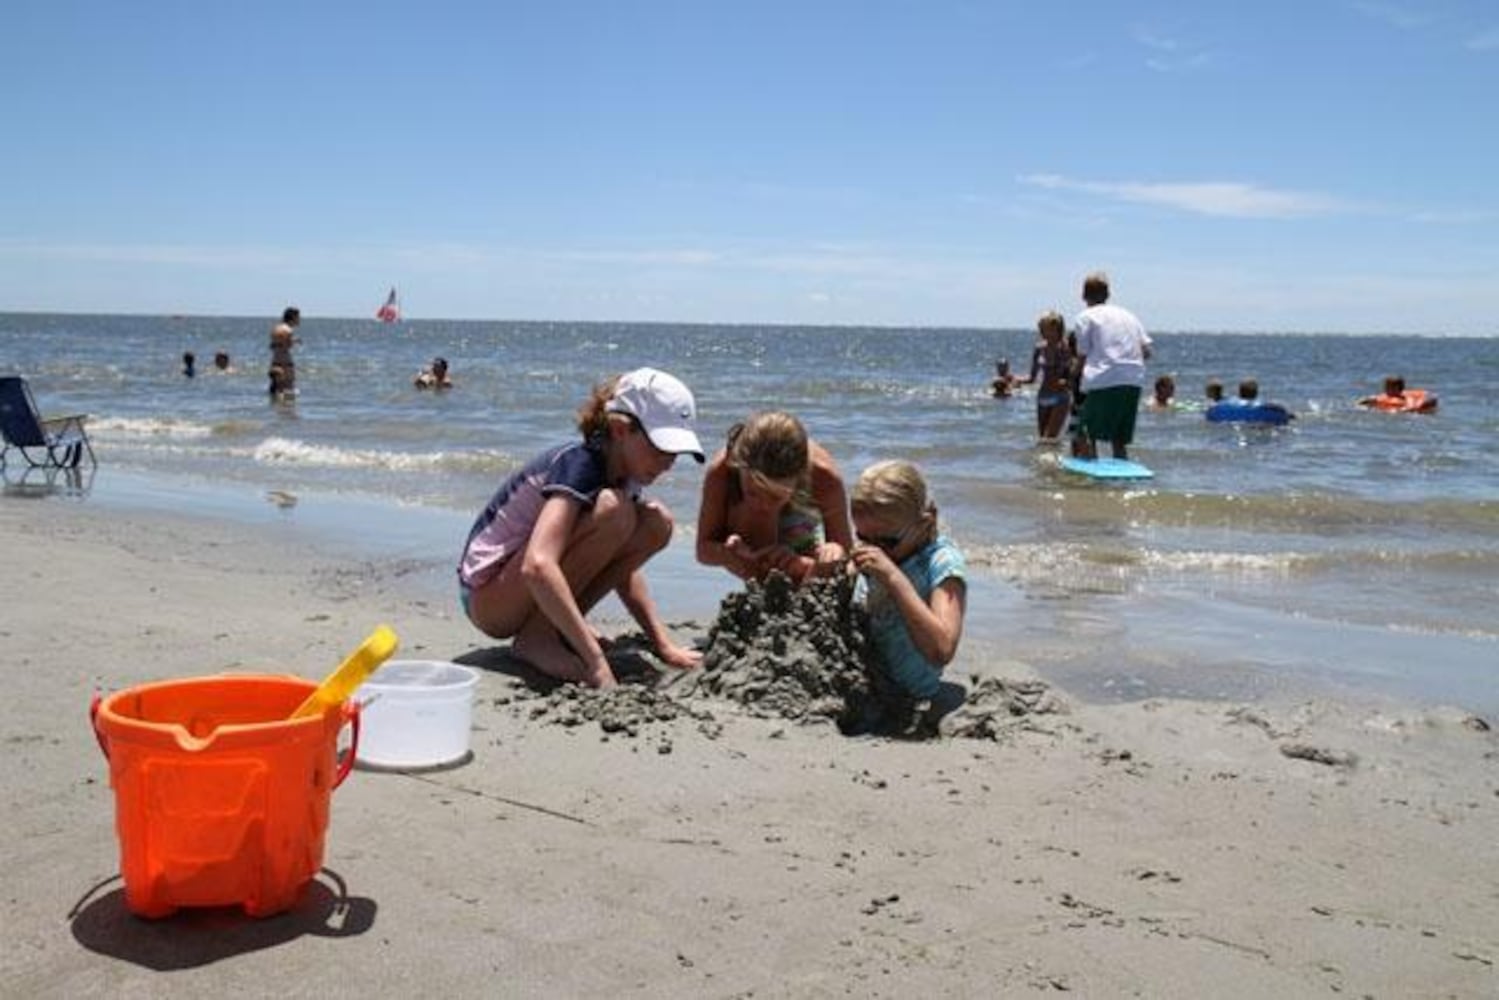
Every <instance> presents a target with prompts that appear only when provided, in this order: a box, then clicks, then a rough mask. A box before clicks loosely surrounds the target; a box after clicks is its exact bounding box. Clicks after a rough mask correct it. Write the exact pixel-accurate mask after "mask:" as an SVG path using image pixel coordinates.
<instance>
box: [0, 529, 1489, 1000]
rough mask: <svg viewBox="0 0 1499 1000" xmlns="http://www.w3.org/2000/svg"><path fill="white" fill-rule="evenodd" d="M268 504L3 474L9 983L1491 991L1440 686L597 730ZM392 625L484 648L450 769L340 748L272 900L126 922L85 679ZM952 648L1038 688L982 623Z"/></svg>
mask: <svg viewBox="0 0 1499 1000" xmlns="http://www.w3.org/2000/svg"><path fill="white" fill-rule="evenodd" d="M268 534H270V535H274V534H275V533H274V532H266V531H264V530H257V529H255V528H253V527H248V526H245V525H243V524H236V523H234V522H232V521H227V520H226V521H214V520H206V519H197V518H192V517H188V516H167V515H154V514H150V513H141V512H127V511H119V510H99V509H95V508H91V507H89V506H88V505H80V504H69V503H65V502H58V501H54V500H45V501H31V500H25V499H21V500H15V499H9V500H7V501H6V502H4V503H0V548H3V551H4V552H5V570H4V573H3V574H0V608H3V613H0V637H3V639H4V643H5V651H6V656H5V662H6V664H7V671H6V676H7V678H8V682H9V685H10V688H9V692H8V697H6V698H5V699H4V700H3V703H0V720H3V721H0V733H3V740H4V748H5V753H6V756H7V760H6V765H5V768H4V770H3V772H0V773H3V778H0V809H3V818H0V840H3V844H4V854H3V861H0V884H3V886H4V889H3V902H0V907H3V910H0V925H3V928H4V934H3V938H4V941H5V944H4V949H3V956H0V984H3V985H0V993H3V994H4V995H6V996H15V997H79V996H92V995H105V996H116V995H118V996H140V997H147V996H149V997H167V996H194V997H196V996H224V995H240V996H361V997H373V996H390V997H403V996H418V995H448V996H542V995H545V996H559V997H616V996H649V997H832V996H858V997H866V996H889V997H896V996H913V995H926V996H1031V995H1052V994H1059V993H1068V994H1071V995H1076V996H1085V997H1124V996H1140V997H1317V996H1327V995H1346V996H1355V997H1362V996H1372V997H1492V996H1496V995H1499V967H1496V964H1499V739H1496V735H1495V734H1494V733H1493V732H1491V731H1490V730H1489V728H1488V725H1487V723H1486V722H1485V720H1483V719H1481V718H1478V717H1477V716H1474V715H1471V714H1469V713H1468V712H1466V711H1464V710H1463V709H1461V708H1458V707H1454V708H1452V709H1450V710H1431V709H1419V710H1418V709H1409V708H1403V707H1401V706H1398V705H1392V704H1388V703H1372V702H1369V703H1358V704H1354V703H1343V702H1339V703H1334V702H1329V701H1309V700H1288V701H1284V702H1276V701H1263V702H1257V703H1254V704H1246V703H1236V702H1183V701H1166V700H1152V701H1144V702H1134V703H1128V704H1122V705H1110V706H1097V705H1087V704H1082V703H1080V702H1078V701H1077V700H1076V699H1075V698H1072V697H1069V696H1068V695H1067V693H1066V692H1055V691H1047V692H1046V694H1047V697H1046V698H1045V699H1043V700H1044V702H1045V705H1044V707H1045V708H1046V709H1048V710H1046V711H1040V710H1034V711H1033V710H1032V709H1037V708H1040V707H1042V706H1041V705H1040V703H1039V702H1038V701H1037V699H1035V698H1032V699H1030V700H1028V701H1027V700H1025V699H1021V700H1020V701H1017V702H1014V703H1013V704H1014V707H1013V709H1009V710H1007V711H1006V712H1004V713H1002V714H1001V715H999V716H997V717H996V718H995V719H994V722H995V726H994V729H995V733H994V737H993V738H946V739H938V740H931V741H924V742H916V741H905V740H892V739H883V738H848V737H844V736H842V735H840V734H839V733H838V732H837V730H836V729H835V728H834V727H833V726H832V725H830V724H827V723H820V724H811V725H805V724H799V723H797V722H794V721H789V720H787V719H784V718H777V717H774V716H772V717H769V718H766V717H759V716H756V715H753V714H751V713H749V712H747V711H745V710H744V709H743V708H742V706H739V705H738V704H736V703H735V702H732V701H723V700H719V699H717V698H712V697H709V696H708V695H707V693H706V692H702V691H699V692H698V693H697V694H695V695H691V696H689V695H688V694H687V693H686V692H685V691H683V692H678V693H676V694H672V695H670V699H669V701H668V702H666V704H669V705H670V706H671V707H670V709H669V710H663V711H654V710H653V711H652V714H651V717H650V718H643V717H641V716H640V715H638V714H637V715H636V716H634V717H633V721H632V722H631V724H630V725H628V726H624V727H621V726H614V725H610V726H608V727H605V726H602V725H600V723H599V721H598V719H597V715H598V712H597V711H596V709H597V708H598V707H599V704H600V703H599V702H597V698H598V696H596V695H588V694H584V693H572V694H568V695H558V694H554V695H552V696H550V697H548V696H546V695H542V694H538V693H537V692H536V691H534V690H533V689H532V688H531V687H529V686H528V685H527V683H526V681H525V678H524V676H523V675H522V674H520V673H519V672H518V671H517V670H516V669H515V667H514V665H513V664H512V663H511V662H510V661H509V660H508V659H507V658H506V657H505V655H504V653H503V650H502V649H497V648H495V647H494V644H492V643H490V642H488V641H486V640H484V638H483V637H482V636H480V635H479V634H478V633H477V632H475V631H474V630H473V629H472V628H471V627H470V626H469V625H468V624H467V623H466V622H463V621H461V620H460V619H458V618H457V617H456V616H455V609H454V607H453V606H452V603H451V601H449V600H440V599H437V598H436V597H435V596H434V589H435V588H434V587H433V586H432V585H431V580H430V579H426V578H425V577H424V576H423V573H421V572H415V571H413V567H412V566H411V565H410V564H409V563H408V562H405V561H402V560H399V559H391V560H388V561H381V560H378V559H376V560H353V559H349V558H346V557H341V556H339V555H338V554H336V553H330V552H323V551H320V550H317V549H313V548H308V547H306V546H302V545H296V544H292V543H290V542H288V541H287V540H286V539H279V538H272V539H269V540H268V539H267V537H266V536H267V535H268ZM189 539H190V541H188V540H189ZM658 597H660V598H661V603H662V606H663V609H664V610H665V612H666V614H667V617H668V620H672V619H671V602H670V599H669V595H659V594H658ZM970 613H971V614H976V613H981V610H980V609H975V610H974V611H971V612H970ZM381 621H387V622H390V623H391V624H392V625H393V626H394V627H395V628H396V630H397V631H398V632H399V633H400V634H401V637H402V639H403V649H402V655H403V656H411V657H419V658H420V657H426V658H436V659H455V660H460V661H463V662H469V663H474V664H478V665H480V666H483V667H486V668H487V669H484V670H482V671H481V673H482V676H481V680H480V688H479V695H478V700H477V702H476V705H475V713H474V727H475V731H474V734H473V750H474V758H473V760H472V761H471V762H469V763H468V764H466V765H464V766H462V767H458V768H455V769H451V770H446V771H439V772H432V773H426V774H415V775H404V774H392V773H374V772H367V771H355V772H354V773H353V775H352V776H351V777H350V779H349V780H348V782H347V783H345V784H344V785H343V786H342V787H341V788H339V789H338V790H337V791H336V792H335V793H334V796H333V816H332V822H331V826H330V829H329V833H328V840H327V853H326V858H325V866H326V867H325V871H324V873H323V874H322V875H321V876H320V877H319V878H318V879H317V880H316V881H315V882H314V883H313V885H312V886H311V888H310V889H309V891H308V892H307V894H306V896H305V897H304V899H303V902H302V903H301V905H300V906H299V907H298V908H297V909H296V910H295V911H293V912H291V913H288V914H285V915H282V916H279V917H275V918H271V919H268V920H263V921H255V920H250V919H248V918H245V917H243V916H241V915H239V914H238V913H237V912H226V911H200V912H195V913H184V914H180V915H178V916H176V917H173V918H169V919H167V920H163V921H158V922H147V921H143V920H139V919H136V918H134V917H131V916H129V915H128V914H127V913H126V912H125V909H124V905H123V900H122V892H121V887H120V883H119V881H118V878H117V877H116V874H117V872H118V863H119V858H118V842H117V840H116V835H115V832H114V826H113V810H114V802H113V797H112V792H111V790H110V788H109V785H108V780H107V772H106V767H105V762H104V760H103V758H102V757H101V755H100V751H99V748H98V747H97V746H96V745H95V741H94V737H93V734H92V732H91V731H90V727H89V724H88V717H87V708H88V702H89V699H90V697H91V696H92V694H93V693H94V692H95V691H104V692H109V691H115V690H120V689H122V688H125V687H129V686H132V685H135V684H139V683H143V682H147V681H153V680H161V679H168V678H177V677H189V676H197V675H202V674H209V673H215V672H221V671H231V672H240V671H272V672H278V673H295V674H298V675H300V676H303V677H308V678H314V679H315V678H317V677H319V676H321V675H322V674H323V673H325V672H326V671H327V670H328V669H330V668H331V667H332V665H333V664H335V663H336V662H337V661H338V660H339V659H340V657H341V656H342V654H343V653H344V652H346V651H347V650H348V649H350V648H352V647H353V646H354V645H355V644H357V642H358V641H359V640H360V639H361V638H362V637H363V636H364V635H365V634H366V632H367V631H368V630H369V628H370V627H372V626H373V625H374V624H376V623H377V622H381ZM708 624H709V623H707V622H701V621H691V622H683V621H677V622H675V623H674V627H675V628H677V629H678V630H679V632H680V633H681V634H682V635H683V636H684V637H688V638H701V637H702V636H703V635H704V634H705V633H706V630H707V627H708ZM621 656H622V657H626V658H628V657H630V656H631V654H630V653H629V649H628V644H627V643H626V644H623V646H622V649H621ZM954 673H955V674H956V675H958V676H960V677H963V678H970V677H977V678H985V677H987V678H996V679H997V680H991V681H989V682H988V683H989V684H991V685H996V684H1000V683H1001V682H1003V684H1004V685H1005V686H1004V687H1003V690H1008V691H1017V690H1018V691H1031V692H1036V691H1041V690H1044V689H1042V688H1040V687H1039V686H1036V685H1030V686H1027V685H1026V684H1024V683H1019V682H1034V681H1036V680H1037V678H1036V676H1035V674H1034V673H1033V672H1032V671H1031V670H1030V669H1029V668H1028V667H1027V666H1026V665H1025V664H1023V663H1021V662H1017V661H1016V660H1015V659H1014V658H1013V657H1012V655H1011V654H1008V653H1007V651H1006V650H1005V649H1003V648H999V647H998V646H996V645H985V644H982V643H975V642H970V643H968V644H967V645H965V647H964V649H963V651H962V653H961V655H960V662H959V663H958V664H957V665H956V667H955V668H954ZM1043 679H1044V678H1043ZM675 687H676V685H674V686H673V689H674V688H675ZM673 689H668V691H671V690H673ZM642 690H643V689H641V688H638V687H637V688H633V689H631V690H629V691H627V692H626V694H625V695H622V696H616V699H619V698H637V699H638V698H640V697H642V695H641V691H642ZM996 690H998V689H996ZM1488 721H1495V720H1488ZM606 728H607V730H608V731H606Z"/></svg>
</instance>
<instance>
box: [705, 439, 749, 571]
mask: <svg viewBox="0 0 1499 1000" xmlns="http://www.w3.org/2000/svg"><path fill="white" fill-rule="evenodd" d="M733 474H734V472H733V470H732V469H730V468H729V461H728V455H727V454H725V453H724V452H719V453H718V454H717V455H714V456H713V461H712V462H711V463H709V465H708V471H707V472H705V473H704V474H703V499H702V503H701V505H700V506H699V507H698V515H697V561H698V562H700V563H702V564H703V565H704V566H722V567H724V568H725V569H727V570H728V571H729V572H730V573H733V574H734V575H735V576H737V577H739V578H740V579H741V580H748V579H751V578H752V577H754V576H755V570H756V568H757V567H756V566H755V564H754V562H753V561H752V560H751V559H750V558H749V557H748V555H747V554H746V552H745V551H744V549H745V547H744V545H743V544H742V543H739V544H735V543H736V541H737V536H735V535H730V534H729V477H730V476H732V475H733Z"/></svg>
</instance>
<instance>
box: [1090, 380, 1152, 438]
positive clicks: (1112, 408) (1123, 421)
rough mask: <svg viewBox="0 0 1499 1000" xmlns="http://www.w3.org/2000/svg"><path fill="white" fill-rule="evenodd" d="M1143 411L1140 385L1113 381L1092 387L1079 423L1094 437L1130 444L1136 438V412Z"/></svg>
mask: <svg viewBox="0 0 1499 1000" xmlns="http://www.w3.org/2000/svg"><path fill="white" fill-rule="evenodd" d="M1139 412H1140V387H1139V386H1137V385H1112V386H1109V387H1108V388H1107V389H1090V390H1089V391H1088V395H1087V398H1086V399H1084V400H1083V412H1082V415H1081V416H1080V417H1079V418H1078V426H1079V427H1080V428H1081V429H1082V432H1083V434H1084V435H1085V436H1086V437H1088V438H1089V439H1090V440H1093V441H1113V442H1116V443H1118V444H1129V443H1130V442H1131V441H1133V440H1134V439H1135V414H1137V413H1139Z"/></svg>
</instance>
